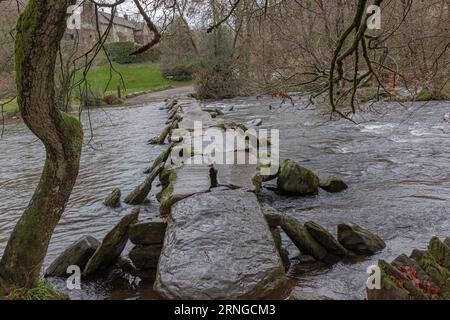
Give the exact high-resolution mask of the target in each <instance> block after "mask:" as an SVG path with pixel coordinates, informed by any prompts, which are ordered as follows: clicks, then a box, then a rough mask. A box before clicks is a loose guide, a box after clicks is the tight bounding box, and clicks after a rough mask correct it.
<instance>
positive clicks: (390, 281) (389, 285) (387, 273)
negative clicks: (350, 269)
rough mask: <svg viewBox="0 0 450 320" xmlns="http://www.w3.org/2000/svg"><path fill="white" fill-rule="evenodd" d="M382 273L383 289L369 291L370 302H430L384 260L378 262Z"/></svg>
mask: <svg viewBox="0 0 450 320" xmlns="http://www.w3.org/2000/svg"><path fill="white" fill-rule="evenodd" d="M378 267H379V268H380V273H381V289H371V290H370V289H368V290H367V298H368V299H369V300H410V299H416V300H428V297H427V296H426V295H425V294H424V293H423V292H422V291H421V290H420V289H418V288H416V287H415V286H414V284H413V283H412V281H411V280H409V279H408V278H406V277H405V276H404V275H403V274H402V273H401V272H400V271H399V270H398V269H397V268H395V267H394V266H392V265H391V264H389V263H388V262H386V261H384V260H380V261H378Z"/></svg>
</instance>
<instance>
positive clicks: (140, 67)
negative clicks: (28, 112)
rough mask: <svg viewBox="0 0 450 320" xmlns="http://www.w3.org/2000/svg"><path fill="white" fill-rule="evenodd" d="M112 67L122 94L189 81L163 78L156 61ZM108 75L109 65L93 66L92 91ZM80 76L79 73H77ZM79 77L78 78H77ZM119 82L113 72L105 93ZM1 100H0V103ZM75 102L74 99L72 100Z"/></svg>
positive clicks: (13, 107) (8, 109)
mask: <svg viewBox="0 0 450 320" xmlns="http://www.w3.org/2000/svg"><path fill="white" fill-rule="evenodd" d="M114 68H115V69H116V70H117V71H118V72H120V74H121V75H122V78H123V80H124V82H125V87H126V91H125V90H123V88H121V91H122V95H123V96H125V95H127V94H131V93H136V92H143V91H146V92H147V91H159V90H164V89H168V88H172V87H177V86H182V85H187V84H189V83H190V81H170V80H167V79H165V78H164V77H163V76H162V75H161V72H160V70H159V64H157V63H135V64H122V65H120V64H116V63H114ZM109 75H110V66H109V65H102V66H97V67H93V68H92V69H91V70H90V71H89V74H88V82H89V83H90V85H91V88H92V90H93V91H96V92H103V90H105V87H106V85H107V83H108V80H109ZM77 77H80V75H77ZM78 79H79V78H78ZM119 84H120V76H119V75H118V74H117V73H114V72H113V77H112V80H111V82H110V84H109V86H108V88H106V94H109V93H111V94H117V87H118V86H119ZM1 102H2V101H0V103H1ZM74 102H75V104H76V101H74ZM3 111H4V113H5V114H13V113H14V112H16V111H17V101H16V100H14V101H12V102H10V103H8V104H6V105H4V106H3Z"/></svg>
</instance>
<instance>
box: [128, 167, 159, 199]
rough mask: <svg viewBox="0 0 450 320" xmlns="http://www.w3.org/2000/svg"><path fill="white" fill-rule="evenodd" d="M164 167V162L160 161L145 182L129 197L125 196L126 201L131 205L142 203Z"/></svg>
mask: <svg viewBox="0 0 450 320" xmlns="http://www.w3.org/2000/svg"><path fill="white" fill-rule="evenodd" d="M163 169H164V163H160V164H159V165H158V166H157V167H156V168H155V169H154V170H153V171H152V172H151V173H150V174H149V175H148V176H147V178H146V179H145V181H144V182H143V183H141V184H140V185H139V186H137V187H136V189H134V190H133V192H131V193H130V194H129V195H128V197H126V198H125V203H127V204H131V205H138V204H142V203H143V202H144V200H145V199H146V198H147V196H148V194H149V193H150V190H151V189H152V183H153V181H154V180H155V178H156V177H157V176H158V175H159V173H160V172H161V171H162V170H163Z"/></svg>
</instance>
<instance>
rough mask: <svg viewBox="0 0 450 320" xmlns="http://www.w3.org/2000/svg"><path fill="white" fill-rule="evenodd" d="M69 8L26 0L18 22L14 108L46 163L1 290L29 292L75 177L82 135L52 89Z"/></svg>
mask: <svg viewBox="0 0 450 320" xmlns="http://www.w3.org/2000/svg"><path fill="white" fill-rule="evenodd" d="M74 3H75V0H30V1H29V2H28V5H27V6H26V8H25V10H24V12H23V13H22V14H21V16H20V18H19V20H18V22H17V36H16V44H15V70H16V84H17V92H18V103H19V108H20V112H21V115H22V118H23V120H24V122H25V124H26V125H27V126H28V127H29V128H30V130H31V131H32V132H33V133H34V134H35V135H36V136H37V137H38V138H39V139H40V140H41V141H42V143H43V144H44V146H45V150H46V160H45V165H44V169H43V172H42V175H41V178H40V181H39V184H38V186H37V188H36V190H35V192H34V195H33V197H32V199H31V201H30V202H29V204H28V207H27V208H26V209H25V212H24V213H23V215H22V217H21V218H20V220H19V221H18V222H17V225H16V226H15V228H14V230H13V232H12V234H11V236H10V238H9V241H8V244H7V246H6V249H5V252H4V254H3V257H2V260H1V262H0V275H1V278H2V279H3V282H4V283H6V285H12V284H14V285H16V286H19V287H26V288H31V287H34V286H36V284H37V283H38V281H39V277H40V272H41V268H42V263H43V261H44V257H45V255H46V253H47V248H48V244H49V241H50V238H51V236H52V234H53V231H54V229H55V227H56V225H57V223H58V222H59V219H60V217H61V215H62V213H63V211H64V209H65V206H66V204H67V202H68V200H69V196H70V194H71V192H72V188H73V186H74V184H75V180H76V178H77V175H78V169H79V162H80V155H81V147H82V142H83V130H82V127H81V124H80V122H79V121H78V120H77V119H75V118H73V117H72V116H69V115H67V114H64V113H62V112H60V111H59V110H58V107H57V105H56V100H55V86H54V73H55V62H56V57H57V52H58V44H59V42H60V41H61V39H62V37H63V34H64V32H65V29H66V19H67V8H68V6H69V5H73V4H74ZM0 281H1V280H0Z"/></svg>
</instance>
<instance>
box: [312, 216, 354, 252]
mask: <svg viewBox="0 0 450 320" xmlns="http://www.w3.org/2000/svg"><path fill="white" fill-rule="evenodd" d="M305 228H306V229H307V230H308V231H309V233H310V234H311V235H312V237H313V238H314V239H315V240H316V241H317V242H319V243H320V244H321V245H322V246H324V247H325V249H327V251H328V252H331V253H332V254H334V255H337V256H349V255H352V254H351V253H350V252H349V251H348V250H347V249H345V248H344V247H343V246H342V245H341V244H340V243H339V242H338V241H337V240H336V238H335V237H333V235H332V234H331V233H329V232H328V231H327V230H326V229H325V228H324V227H322V226H321V225H319V224H317V223H315V222H313V221H308V222H306V223H305Z"/></svg>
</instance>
